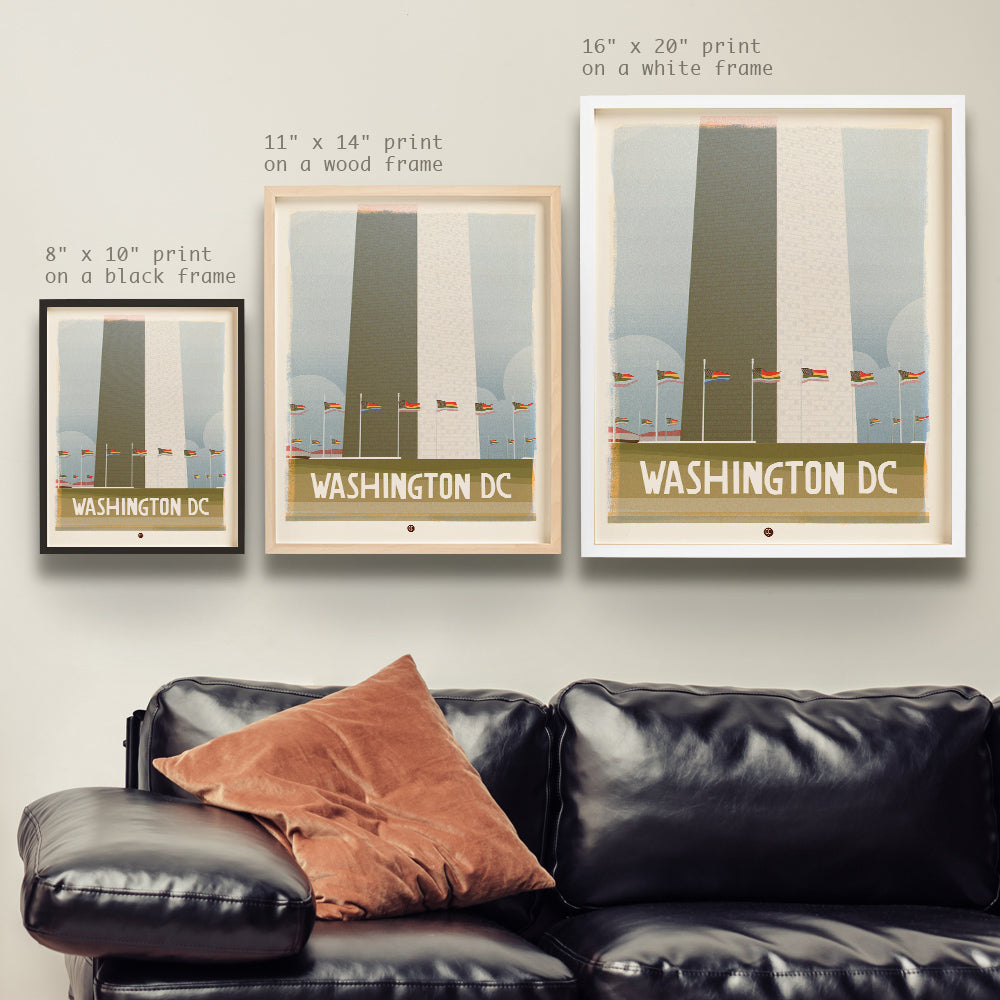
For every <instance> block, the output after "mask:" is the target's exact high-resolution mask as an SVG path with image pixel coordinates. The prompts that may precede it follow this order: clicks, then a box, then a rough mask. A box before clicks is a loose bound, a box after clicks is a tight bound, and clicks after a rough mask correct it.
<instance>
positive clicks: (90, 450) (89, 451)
mask: <svg viewBox="0 0 1000 1000" xmlns="http://www.w3.org/2000/svg"><path fill="white" fill-rule="evenodd" d="M80 454H81V455H93V454H94V449H93V448H81V449H80Z"/></svg>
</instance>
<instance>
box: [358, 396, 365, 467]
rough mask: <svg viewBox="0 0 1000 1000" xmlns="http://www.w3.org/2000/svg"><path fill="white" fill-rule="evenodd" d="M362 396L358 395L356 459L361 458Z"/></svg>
mask: <svg viewBox="0 0 1000 1000" xmlns="http://www.w3.org/2000/svg"><path fill="white" fill-rule="evenodd" d="M363 396H364V394H363V393H360V392H359V393H358V458H361V415H362V410H361V400H362V398H363Z"/></svg>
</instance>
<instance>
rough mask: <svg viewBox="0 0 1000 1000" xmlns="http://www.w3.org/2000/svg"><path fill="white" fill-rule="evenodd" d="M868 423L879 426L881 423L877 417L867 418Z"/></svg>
mask: <svg viewBox="0 0 1000 1000" xmlns="http://www.w3.org/2000/svg"><path fill="white" fill-rule="evenodd" d="M868 423H870V424H880V423H882V421H881V420H879V418H878V417H869V418H868Z"/></svg>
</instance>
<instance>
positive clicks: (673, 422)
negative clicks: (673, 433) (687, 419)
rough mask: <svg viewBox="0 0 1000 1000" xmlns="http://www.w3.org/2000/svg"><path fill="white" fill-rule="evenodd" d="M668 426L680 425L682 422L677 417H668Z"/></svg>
mask: <svg viewBox="0 0 1000 1000" xmlns="http://www.w3.org/2000/svg"><path fill="white" fill-rule="evenodd" d="M667 423H668V424H679V423H680V421H679V420H678V419H677V418H676V417H667Z"/></svg>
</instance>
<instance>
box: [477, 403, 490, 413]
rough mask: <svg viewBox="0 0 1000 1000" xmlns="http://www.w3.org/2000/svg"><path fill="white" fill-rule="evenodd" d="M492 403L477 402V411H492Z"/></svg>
mask: <svg viewBox="0 0 1000 1000" xmlns="http://www.w3.org/2000/svg"><path fill="white" fill-rule="evenodd" d="M492 412H493V404H492V403H476V413H492Z"/></svg>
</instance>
